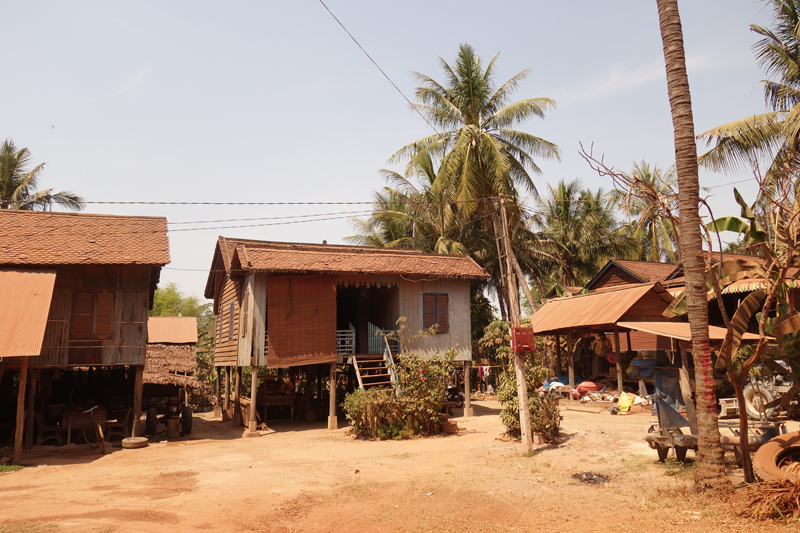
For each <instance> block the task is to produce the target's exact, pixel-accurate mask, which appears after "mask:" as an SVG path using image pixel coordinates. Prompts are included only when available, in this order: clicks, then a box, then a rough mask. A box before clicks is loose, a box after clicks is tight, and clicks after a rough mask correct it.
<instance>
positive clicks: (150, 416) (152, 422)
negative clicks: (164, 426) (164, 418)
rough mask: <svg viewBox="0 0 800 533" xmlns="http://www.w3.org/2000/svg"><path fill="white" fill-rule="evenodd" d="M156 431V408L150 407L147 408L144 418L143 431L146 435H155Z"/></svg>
mask: <svg viewBox="0 0 800 533" xmlns="http://www.w3.org/2000/svg"><path fill="white" fill-rule="evenodd" d="M156 431H158V410H156V408H155V407H151V408H150V409H148V410H147V417H146V418H145V419H144V432H145V434H146V435H155V434H156Z"/></svg>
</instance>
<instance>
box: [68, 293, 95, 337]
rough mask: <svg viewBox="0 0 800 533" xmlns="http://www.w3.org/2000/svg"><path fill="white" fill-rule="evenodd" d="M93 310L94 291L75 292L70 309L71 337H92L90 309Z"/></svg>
mask: <svg viewBox="0 0 800 533" xmlns="http://www.w3.org/2000/svg"><path fill="white" fill-rule="evenodd" d="M93 310H94V293H91V292H76V293H75V304H74V307H73V309H72V338H73V339H91V338H92V315H93V313H92V311H93Z"/></svg>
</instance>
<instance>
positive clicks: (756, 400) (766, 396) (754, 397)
mask: <svg viewBox="0 0 800 533" xmlns="http://www.w3.org/2000/svg"><path fill="white" fill-rule="evenodd" d="M774 399H775V395H774V394H772V391H770V390H769V389H768V388H767V387H766V386H764V385H761V386H759V387H758V388H756V387H753V384H752V383H748V384H747V385H745V387H744V407H745V410H746V411H747V416H748V417H750V419H751V420H761V409H760V407H761V408H763V406H764V405H766V404H768V403H770V402H771V401H773V400H774ZM764 416H765V417H766V419H767V420H769V419H771V418H774V417H775V408H774V407H770V408H768V409H764Z"/></svg>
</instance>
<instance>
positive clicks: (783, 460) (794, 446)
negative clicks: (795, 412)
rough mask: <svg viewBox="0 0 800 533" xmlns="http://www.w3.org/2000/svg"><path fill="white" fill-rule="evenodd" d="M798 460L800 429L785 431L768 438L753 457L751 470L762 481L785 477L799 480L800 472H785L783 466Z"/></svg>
mask: <svg viewBox="0 0 800 533" xmlns="http://www.w3.org/2000/svg"><path fill="white" fill-rule="evenodd" d="M798 461H800V431H798V432H794V433H785V434H783V435H778V436H777V437H775V438H773V439H770V440H768V441H767V442H766V443H765V444H764V445H763V446H761V447H760V448H759V449H758V451H757V452H756V454H755V456H754V457H753V471H754V472H755V474H756V476H758V478H759V479H761V480H762V481H774V480H779V479H786V480H788V481H793V482H795V483H798V482H800V473H795V472H787V471H786V470H783V468H782V467H783V466H785V465H787V464H789V463H792V462H798Z"/></svg>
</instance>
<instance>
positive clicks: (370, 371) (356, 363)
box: [351, 354, 394, 389]
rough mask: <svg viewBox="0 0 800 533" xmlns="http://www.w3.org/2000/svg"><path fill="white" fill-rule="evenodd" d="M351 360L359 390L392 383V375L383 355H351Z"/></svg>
mask: <svg viewBox="0 0 800 533" xmlns="http://www.w3.org/2000/svg"><path fill="white" fill-rule="evenodd" d="M351 358H352V362H353V368H355V371H356V378H358V386H359V387H360V388H362V389H366V388H367V387H377V386H381V385H392V384H393V383H394V376H393V373H392V372H390V370H389V366H388V365H387V361H386V357H385V356H384V355H383V354H360V355H357V354H353V355H352V356H351Z"/></svg>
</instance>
